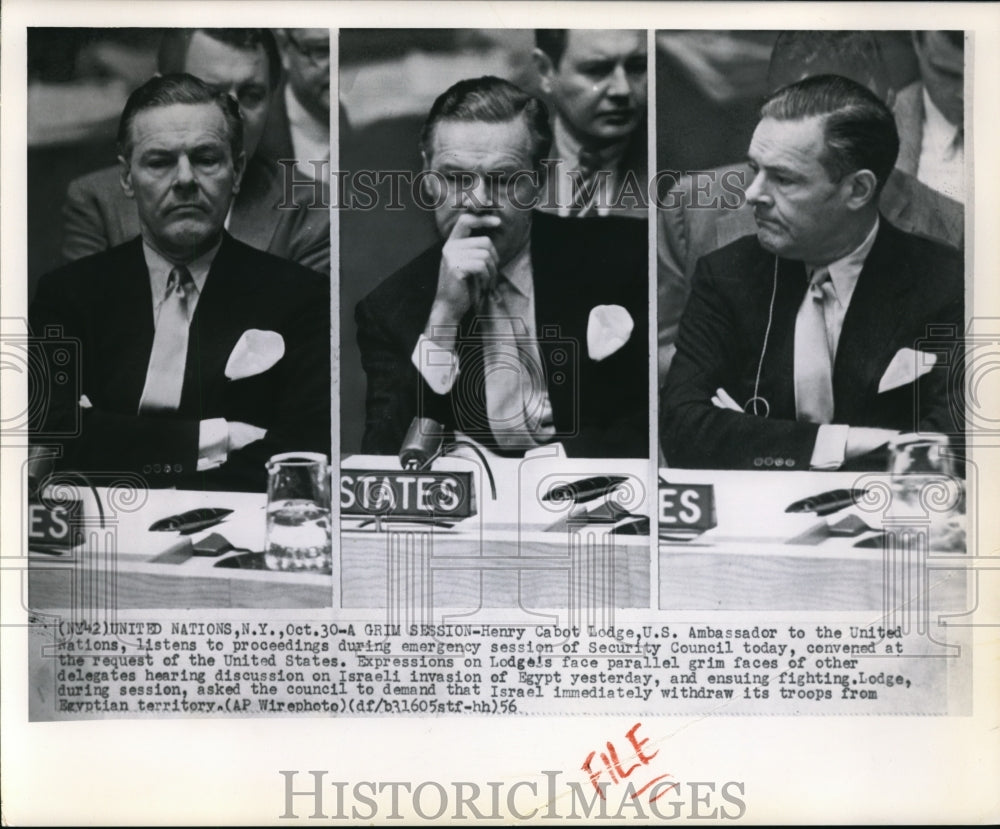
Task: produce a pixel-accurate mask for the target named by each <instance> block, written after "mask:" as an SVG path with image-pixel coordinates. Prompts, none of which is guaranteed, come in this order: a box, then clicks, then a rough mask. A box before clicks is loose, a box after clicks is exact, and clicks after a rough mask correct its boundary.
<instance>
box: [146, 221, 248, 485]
mask: <svg viewBox="0 0 1000 829" xmlns="http://www.w3.org/2000/svg"><path fill="white" fill-rule="evenodd" d="M219 244H221V240H220V242H219ZM219 244H216V245H215V247H213V248H212V249H211V250H210V251H208V252H207V253H203V254H202V255H201V256H199V257H198V258H197V259H195V260H194V261H192V262H187V263H185V265H184V266H185V267H186V268H187V269H188V272H189V273H190V274H191V279H192V281H193V282H194V291H192V293H191V296H190V297H189V298H188V311H189V313H190V315H191V318H192V319H193V318H194V312H195V309H196V308H197V307H198V300H199V299H200V298H201V294H202V291H203V290H204V289H205V280H207V279H208V271H209V269H210V268H211V267H212V262H213V261H214V260H215V255H216V254H217V253H218V252H219ZM142 254H143V257H144V258H145V260H146V269H147V270H148V271H149V288H150V293H151V294H152V297H153V328H154V330H155V328H156V321H157V319H158V318H159V315H160V307H161V306H162V305H163V302H164V300H165V299H166V293H167V280H168V279H169V278H170V271H172V270H173V269H174V268H175V267H176V264H175V263H174V262H171V261H170V260H169V259H166V258H165V257H164V256H162V255H161V254H160V253H159V252H158V251H156V250H154V249H153V248H151V247H150V246H149V245H148V244H146V242H143V243H142ZM185 357H186V355H185ZM228 448H229V425H228V423H227V422H226V419H225V418H222V417H213V418H208V419H206V420H202V421H200V423H199V426H198V471H199V472H204V471H205V470H208V469H214V468H215V467H217V466H221V465H222V464H224V463H225V462H226V460H227V458H228V456H229V453H228Z"/></svg>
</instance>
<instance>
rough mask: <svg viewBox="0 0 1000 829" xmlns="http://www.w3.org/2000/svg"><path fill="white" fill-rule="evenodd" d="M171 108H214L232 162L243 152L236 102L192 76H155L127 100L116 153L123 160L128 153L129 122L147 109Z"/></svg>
mask: <svg viewBox="0 0 1000 829" xmlns="http://www.w3.org/2000/svg"><path fill="white" fill-rule="evenodd" d="M171 104H215V105H216V106H217V107H218V108H219V110H220V111H221V112H222V117H223V119H224V120H225V123H226V137H227V138H228V139H229V147H230V149H231V150H232V154H233V160H234V161H235V160H236V159H237V158H239V156H240V153H242V152H243V118H242V116H241V115H240V107H239V104H237V103H236V99H235V98H233V97H232V96H231V95H228V94H226V93H225V92H216V91H215V90H214V89H212V87H210V86H209V85H208V84H206V83H205V82H204V81H202V80H201V79H200V78H196V77H195V76H194V75H187V74H184V73H179V74H176V75H157V76H156V77H154V78H150V79H149V80H148V81H146V83H144V84H143V85H142V86H140V87H139V88H138V89H137V90H135V92H133V93H132V94H131V95H129V96H128V100H127V101H126V102H125V108H124V109H123V110H122V115H121V118H120V119H119V121H118V152H119V154H120V155H121V156H122V158H125V159H126V160H127V159H128V158H129V156H130V155H131V152H132V122H133V121H134V120H135V117H136V115H138V114H139V113H140V112H143V111H145V110H147V109H156V108H157V107H165V106H170V105H171Z"/></svg>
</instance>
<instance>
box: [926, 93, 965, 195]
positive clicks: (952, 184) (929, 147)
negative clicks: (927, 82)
mask: <svg viewBox="0 0 1000 829" xmlns="http://www.w3.org/2000/svg"><path fill="white" fill-rule="evenodd" d="M923 95H924V121H923V124H922V136H921V139H920V160H919V162H918V163H917V179H918V180H919V181H921V182H923V183H924V184H926V185H927V186H928V187H931V188H933V189H934V190H937V191H938V192H939V193H944V195H946V196H948V197H949V198H952V199H955V201H958V202H962V203H963V204H964V203H965V141H964V132H963V130H962V125H961V124H958V125H956V124H952V123H951V122H950V121H949V120H948V119H947V118H945V117H944V115H942V114H941V110H939V109H938V108H937V106H935V104H934V101H932V100H931V96H930V95H928V94H927V90H926V89H924V91H923Z"/></svg>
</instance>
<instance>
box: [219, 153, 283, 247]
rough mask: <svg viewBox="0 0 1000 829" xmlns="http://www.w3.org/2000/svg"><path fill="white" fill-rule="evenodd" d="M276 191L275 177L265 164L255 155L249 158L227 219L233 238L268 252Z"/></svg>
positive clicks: (274, 221) (277, 197) (274, 224)
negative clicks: (231, 210) (230, 213)
mask: <svg viewBox="0 0 1000 829" xmlns="http://www.w3.org/2000/svg"><path fill="white" fill-rule="evenodd" d="M274 163H275V164H277V162H274ZM280 191H281V186H280V182H279V178H278V176H277V175H275V174H274V172H273V171H272V170H271V169H270V167H269V166H268V164H267V163H265V162H264V161H262V160H261V159H260V158H258V157H257V156H254V157H253V158H251V159H250V161H249V162H248V163H247V169H246V172H245V173H244V175H243V181H242V182H241V184H240V192H239V193H237V195H236V198H235V199H234V200H233V212H232V215H231V216H230V217H229V232H230V233H231V234H232V235H233V238H235V239H239V240H240V241H241V242H243V243H244V244H247V245H250V246H251V247H255V248H257V249H259V250H270V249H271V241H272V239H273V238H274V234H275V232H276V230H277V228H278V222H277V219H276V216H277V215H278V214H276V213H275V210H276V205H277V204H278V203H279V200H280V198H281V192H280Z"/></svg>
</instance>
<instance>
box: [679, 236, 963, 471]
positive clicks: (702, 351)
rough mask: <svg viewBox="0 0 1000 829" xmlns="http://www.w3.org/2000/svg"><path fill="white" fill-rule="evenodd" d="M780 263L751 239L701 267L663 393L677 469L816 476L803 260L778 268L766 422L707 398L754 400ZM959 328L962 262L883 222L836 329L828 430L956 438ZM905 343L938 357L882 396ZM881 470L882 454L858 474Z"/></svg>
mask: <svg viewBox="0 0 1000 829" xmlns="http://www.w3.org/2000/svg"><path fill="white" fill-rule="evenodd" d="M774 266H775V256H774V255H773V254H770V253H767V252H766V251H764V250H763V249H762V248H761V246H760V245H759V244H758V242H757V238H756V236H748V237H743V238H742V239H739V240H737V241H736V242H733V243H732V244H730V245H727V246H726V247H724V248H722V249H721V250H719V251H716V252H715V253H712V254H710V255H708V256H706V257H704V258H703V259H702V260H701V261H700V262H699V263H698V268H697V270H696V272H695V277H694V280H693V285H692V292H691V298H690V301H689V302H688V306H687V310H686V311H685V312H684V316H683V317H682V319H681V324H680V333H679V336H678V339H677V354H676V355H675V357H674V360H673V363H672V365H671V367H670V372H669V373H668V375H667V379H666V384H665V386H664V389H663V393H662V396H661V407H660V412H661V441H662V448H663V452H664V454H665V455H666V458H667V461H668V463H670V464H671V465H672V466H680V467H708V468H734V469H753V468H759V467H765V468H767V467H771V468H773V467H780V468H792V469H799V470H801V469H808V468H809V461H810V457H811V455H812V451H813V447H814V444H815V439H816V432H817V430H818V426H817V425H816V424H811V423H800V422H797V421H796V420H795V392H794V373H793V345H794V337H795V317H796V315H797V313H798V309H799V306H800V305H801V303H802V300H803V297H804V296H805V291H806V285H807V280H806V275H805V267H804V265H803V264H802V263H801V262H792V261H788V260H779V267H778V279H777V295H776V297H775V300H774V318H773V322H772V325H771V333H770V336H769V338H768V340H767V350H766V352H765V354H764V359H763V365H762V368H761V373H760V387H759V391H758V394H759V396H761V397H763V398H764V399H766V400H767V401H768V403H769V404H770V416H769V417H758V416H752V415H748V414H741V413H738V412H732V411H728V410H723V409H719V408H716V407H715V406H713V405H712V402H711V398H712V395H713V394H714V393H715V390H716V389H717V388H719V387H721V388H724V389H725V390H726V391H727V392H728V393H729V394H730V395H731V396H732V397H733V399H734V400H735V401H736V402H737V403H739V404H740V405H743V404H745V403H746V401H748V400H750V398H751V397H753V395H754V384H755V378H756V373H757V366H758V362H759V361H760V357H761V351H762V349H763V347H764V333H765V330H766V328H767V320H768V311H769V307H770V300H771V292H772V285H773V282H772V280H773V274H774ZM929 326H944V329H933V330H932V329H929ZM963 331H964V274H963V264H962V257H961V254H959V253H958V252H957V251H955V250H953V249H952V248H949V247H946V246H944V245H939V244H937V243H935V242H932V241H929V240H926V239H922V238H920V237H917V236H913V235H910V234H907V233H903V232H902V231H900V230H898V229H896V228H894V227H893V226H892V225H890V224H889V223H888V222H887V221H885V219H884V217H883V219H882V223H881V226H880V229H879V232H878V235H877V236H876V239H875V244H874V246H873V248H872V251H871V253H870V254H869V255H868V258H867V259H866V260H865V264H864V268H863V269H862V272H861V275H860V277H859V279H858V283H857V286H856V288H855V291H854V295H853V297H852V298H851V304H850V306H849V307H848V310H847V314H846V316H845V319H844V326H843V329H842V331H841V337H840V343H839V345H838V348H837V355H836V359H835V362H834V374H833V393H834V406H835V412H834V419H833V422H834V423H843V424H847V425H849V426H872V427H882V428H889V429H898V430H900V431H904V432H909V431H915V430H917V429H918V428H919V429H920V430H926V431H940V432H944V433H947V434H957V435H960V434H961V424H962V422H963V419H962V416H961V411H962V409H961V406H962V400H961V399H960V396H961V384H960V383H959V384H954V385H952V383H953V381H954V379H955V376H956V375H955V373H954V372H955V368H954V366H955V365H958V364H959V362H958V356H957V350H958V346H957V343H958V340H959V338H960V337H961V335H962V333H963ZM929 335H930V337H929ZM935 343H936V345H935ZM904 347H906V348H913V349H919V350H922V351H934V352H939V351H940V352H942V354H940V355H939V356H940V357H941V359H939V360H938V363H937V365H936V366H935V367H934V369H932V370H931V371H930V372H929V373H928V374H926V375H924V376H923V377H921V378H920V379H919V380H918V381H916V382H915V383H909V384H906V385H903V386H901V387H898V388H896V389H892V390H887V391H885V392H883V393H881V394H880V393H879V392H878V386H879V381H880V379H881V378H882V376H883V374H884V372H885V370H886V368H887V367H888V365H889V362H890V361H891V360H892V358H893V357H894V356H895V354H896V353H897V352H898V351H899V350H900V349H901V348H904ZM956 395H957V397H956ZM884 464H885V457H884V453H882V454H881V455H879V456H878V457H874V456H873V457H868V458H866V459H864V460H861V461H859V462H858V463H856V464H854V466H855V468H874V469H878V468H881V469H884V468H885V466H884Z"/></svg>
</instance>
